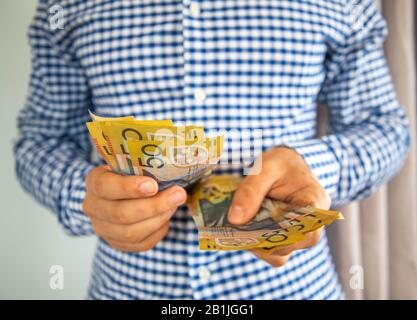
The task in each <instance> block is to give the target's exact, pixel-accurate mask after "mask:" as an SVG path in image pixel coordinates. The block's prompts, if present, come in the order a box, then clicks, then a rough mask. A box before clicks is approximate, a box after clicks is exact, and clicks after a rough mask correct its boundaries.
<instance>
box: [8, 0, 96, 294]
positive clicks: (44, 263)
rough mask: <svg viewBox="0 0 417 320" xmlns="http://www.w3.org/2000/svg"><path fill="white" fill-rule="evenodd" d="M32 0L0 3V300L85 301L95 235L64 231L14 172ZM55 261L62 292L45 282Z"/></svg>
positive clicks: (25, 81) (14, 0)
mask: <svg viewBox="0 0 417 320" xmlns="http://www.w3.org/2000/svg"><path fill="white" fill-rule="evenodd" d="M36 3H37V0H1V1H0V41H1V46H0V47H1V50H0V121H1V125H0V146H1V151H0V152H1V157H0V199H1V201H0V203H1V208H0V299H84V297H85V296H86V291H87V286H88V281H89V275H90V265H91V261H92V254H93V251H94V246H95V239H94V238H93V237H89V238H72V237H69V236H67V235H65V233H64V232H63V229H62V228H61V227H59V226H58V223H57V220H56V217H55V216H54V215H53V214H52V213H51V212H49V211H47V210H46V209H44V208H43V207H41V206H40V205H39V204H38V203H36V202H35V201H34V200H33V199H32V198H31V197H30V196H29V195H27V194H26V193H25V192H24V191H23V190H22V188H21V187H20V186H19V184H18V182H17V180H16V178H15V173H14V160H13V154H12V141H13V139H14V138H15V137H16V135H17V131H16V117H17V113H18V111H19V109H21V108H22V106H23V104H24V101H25V97H26V92H27V87H28V85H27V84H28V80H29V73H30V50H29V45H28V41H27V36H26V33H27V29H28V26H29V23H30V21H31V19H32V17H33V14H34V10H35V5H36ZM54 265H59V266H62V267H63V270H64V290H52V289H51V288H50V286H49V281H50V278H51V276H52V274H50V273H49V272H50V268H51V266H54ZM52 271H53V270H52Z"/></svg>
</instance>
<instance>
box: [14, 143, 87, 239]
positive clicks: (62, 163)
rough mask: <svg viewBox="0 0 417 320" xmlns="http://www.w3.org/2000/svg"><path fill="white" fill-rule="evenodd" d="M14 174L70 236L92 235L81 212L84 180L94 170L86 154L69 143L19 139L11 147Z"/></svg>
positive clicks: (85, 217)
mask: <svg viewBox="0 0 417 320" xmlns="http://www.w3.org/2000/svg"><path fill="white" fill-rule="evenodd" d="M15 157H16V173H17V177H18V179H19V181H20V183H21V184H22V186H23V188H24V189H25V190H26V191H28V192H29V193H31V194H32V195H33V196H34V197H35V198H36V199H37V200H38V201H39V202H40V203H42V204H43V205H45V206H47V207H48V208H50V209H51V210H52V211H53V212H55V213H56V214H57V217H58V220H59V222H60V223H61V224H62V225H63V227H64V228H65V230H66V231H67V232H68V233H69V234H71V235H87V234H91V233H92V228H91V225H90V223H89V219H88V218H87V216H86V215H85V214H84V213H83V211H82V208H81V206H82V201H83V199H84V196H85V182H84V179H85V176H86V174H87V173H88V172H89V171H90V170H91V169H92V168H93V167H94V165H93V164H92V163H91V162H90V161H89V160H88V159H89V154H88V151H87V150H82V149H80V148H79V147H77V146H76V145H75V144H73V143H71V142H70V141H65V140H59V139H54V138H49V139H45V137H36V138H34V137H27V136H22V137H21V138H19V139H18V141H17V142H16V145H15Z"/></svg>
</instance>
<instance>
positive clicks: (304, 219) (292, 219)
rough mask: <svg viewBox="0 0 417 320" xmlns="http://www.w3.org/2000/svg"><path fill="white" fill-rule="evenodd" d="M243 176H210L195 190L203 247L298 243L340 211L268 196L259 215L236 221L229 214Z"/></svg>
mask: <svg viewBox="0 0 417 320" xmlns="http://www.w3.org/2000/svg"><path fill="white" fill-rule="evenodd" d="M240 181H241V178H239V177H234V176H227V175H223V176H210V177H208V178H206V179H204V180H201V181H200V182H198V183H197V185H196V186H195V187H194V188H193V190H192V191H191V194H190V196H189V199H188V203H187V204H188V207H189V209H190V212H191V214H192V216H193V218H194V220H195V222H196V224H197V226H198V231H199V247H200V249H201V250H248V249H261V250H263V251H265V252H272V251H273V250H275V249H277V248H279V247H284V246H288V245H291V244H294V243H296V242H298V241H301V240H303V239H304V238H305V237H306V234H307V233H308V232H312V231H314V230H316V229H318V228H320V227H322V226H324V225H328V224H330V223H332V222H333V221H335V220H337V219H342V218H343V217H342V214H341V213H340V212H338V211H331V210H323V209H319V208H314V207H311V206H306V207H299V206H294V205H291V204H288V203H284V202H282V201H279V200H275V199H271V198H265V200H264V201H263V203H262V205H261V208H260V209H259V211H258V213H257V214H256V215H255V217H254V218H253V219H252V220H251V221H250V222H249V223H247V224H245V225H232V224H230V223H229V222H228V219H227V214H228V210H229V207H230V204H231V201H232V198H233V194H234V191H235V190H236V189H237V187H238V185H239V183H240Z"/></svg>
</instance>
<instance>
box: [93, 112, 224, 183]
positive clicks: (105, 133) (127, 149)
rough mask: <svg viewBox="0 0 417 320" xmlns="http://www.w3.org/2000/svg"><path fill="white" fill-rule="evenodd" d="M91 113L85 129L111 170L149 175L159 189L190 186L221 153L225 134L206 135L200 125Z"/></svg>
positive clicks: (205, 174) (204, 173)
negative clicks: (101, 115) (180, 124)
mask: <svg viewBox="0 0 417 320" xmlns="http://www.w3.org/2000/svg"><path fill="white" fill-rule="evenodd" d="M90 115H91V118H92V120H93V121H92V122H88V123H87V127H88V130H89V132H90V135H91V137H92V140H93V142H94V144H95V146H96V149H97V151H98V153H99V154H100V155H101V156H102V157H103V159H104V160H105V161H106V162H107V163H108V164H109V165H110V167H111V168H112V170H113V171H115V172H117V173H121V174H125V175H145V176H150V177H152V178H154V179H155V180H156V181H157V182H158V185H159V189H160V190H163V189H165V188H168V187H170V186H172V185H179V186H182V187H184V188H187V187H189V186H190V185H193V184H194V183H195V182H197V181H198V180H199V179H201V178H202V177H205V176H207V175H209V174H210V172H211V170H212V169H213V167H214V165H216V164H217V162H218V161H219V159H220V156H221V153H222V149H223V144H224V137H223V136H221V135H220V136H214V137H205V134H204V128H203V127H201V126H175V125H174V124H173V122H172V121H171V120H137V119H135V118H134V117H122V118H105V117H100V116H97V115H95V114H93V113H92V112H90Z"/></svg>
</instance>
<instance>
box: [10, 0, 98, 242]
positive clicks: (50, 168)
mask: <svg viewBox="0 0 417 320" xmlns="http://www.w3.org/2000/svg"><path fill="white" fill-rule="evenodd" d="M47 6H48V5H47V2H46V1H40V2H39V5H38V8H37V11H36V14H35V17H34V19H33V21H32V23H31V26H30V28H29V33H28V36H29V43H30V46H31V50H32V72H31V79H30V84H29V94H28V97H27V100H26V104H25V107H24V108H23V109H22V110H21V112H20V113H19V116H18V130H19V136H18V138H17V140H16V142H15V146H14V153H15V158H16V172H17V177H18V179H19V180H20V182H21V184H22V186H23V187H24V189H25V190H26V191H28V192H29V193H31V194H32V195H33V196H34V197H35V198H36V199H37V200H38V201H39V202H41V203H42V204H44V205H46V206H47V207H49V208H50V209H52V210H53V211H54V212H55V213H56V214H57V216H58V219H59V222H60V223H61V224H62V225H63V226H64V228H65V230H66V231H67V232H68V233H69V234H71V235H87V234H91V233H92V232H93V230H92V227H91V224H90V223H89V219H88V217H87V216H85V215H84V213H83V210H82V201H83V199H84V196H85V183H84V179H85V176H86V174H87V173H88V172H89V171H90V170H91V169H92V168H93V167H94V164H93V163H92V162H91V161H90V151H91V145H90V141H89V137H88V133H87V130H86V126H85V122H86V121H88V112H87V110H88V108H89V103H90V99H89V91H88V86H87V81H86V79H85V77H84V75H83V73H82V69H81V68H80V66H78V65H77V63H76V61H74V60H73V59H71V57H70V56H69V55H68V53H67V52H60V46H59V44H58V40H57V37H54V34H53V31H51V30H50V28H49V23H48V7H47Z"/></svg>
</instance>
